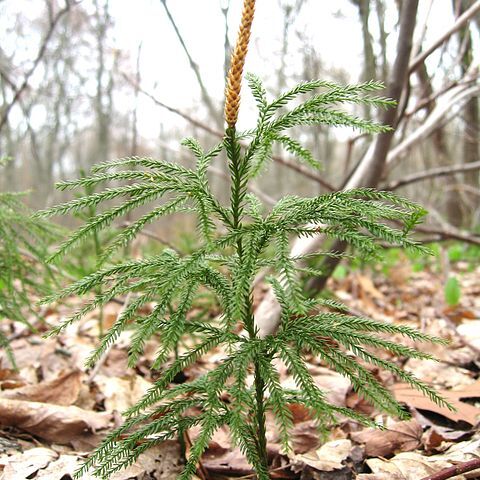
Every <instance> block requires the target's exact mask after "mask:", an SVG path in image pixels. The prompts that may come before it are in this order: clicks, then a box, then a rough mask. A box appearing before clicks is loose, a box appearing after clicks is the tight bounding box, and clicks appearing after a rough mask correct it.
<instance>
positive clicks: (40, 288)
mask: <svg viewBox="0 0 480 480" xmlns="http://www.w3.org/2000/svg"><path fill="white" fill-rule="evenodd" d="M0 166H1V163H0ZM24 196H25V193H12V192H0V322H1V321H2V320H5V319H9V320H13V321H15V322H20V323H23V324H25V325H26V326H27V327H28V328H30V329H31V330H34V328H33V326H32V325H31V324H30V323H29V321H28V317H29V316H34V315H35V314H36V313H35V311H34V310H33V309H32V307H31V305H32V295H37V296H44V295H46V294H47V293H48V292H49V286H50V285H51V283H52V278H53V277H52V275H51V272H50V269H49V267H48V266H47V264H46V262H45V259H46V258H47V256H48V254H47V248H48V245H49V244H51V243H52V242H53V241H56V240H57V238H58V231H56V229H55V228H54V227H53V225H51V224H49V223H48V222H46V221H44V220H41V219H32V218H31V212H30V210H28V208H27V207H26V206H25V204H24V202H23V197H24ZM0 348H3V349H5V351H6V353H7V356H8V359H9V360H10V363H11V364H12V365H13V367H14V368H15V367H16V365H15V358H14V355H13V352H12V349H11V348H10V344H9V341H8V335H7V334H6V332H5V331H3V330H1V329H0Z"/></svg>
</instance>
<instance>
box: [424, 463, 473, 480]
mask: <svg viewBox="0 0 480 480" xmlns="http://www.w3.org/2000/svg"><path fill="white" fill-rule="evenodd" d="M477 468H480V458H475V459H473V460H469V461H468V462H464V463H459V464H458V465H453V466H452V467H448V468H444V469H443V470H440V471H439V472H437V473H434V474H433V475H429V476H428V477H424V478H422V479H421V480H446V479H447V478H452V477H455V476H456V475H461V474H462V473H467V472H471V471H472V470H476V469H477Z"/></svg>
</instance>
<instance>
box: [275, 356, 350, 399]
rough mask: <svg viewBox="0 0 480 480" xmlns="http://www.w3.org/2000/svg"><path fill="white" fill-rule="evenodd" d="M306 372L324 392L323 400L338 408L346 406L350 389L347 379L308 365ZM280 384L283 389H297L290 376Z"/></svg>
mask: <svg viewBox="0 0 480 480" xmlns="http://www.w3.org/2000/svg"><path fill="white" fill-rule="evenodd" d="M308 371H309V372H310V373H311V375H312V377H313V380H314V382H315V384H316V385H317V387H319V388H320V389H321V390H322V391H323V392H325V400H326V401H327V402H329V403H332V404H333V405H336V406H338V407H344V406H345V405H346V397H347V393H348V392H349V390H350V388H351V383H350V380H348V378H345V377H344V376H343V375H340V374H339V373H337V372H334V371H332V370H329V369H328V368H324V367H318V366H316V365H309V368H308ZM281 383H282V387H283V388H292V389H296V388H297V384H296V383H295V380H294V379H293V377H292V376H288V377H287V378H286V379H285V380H282V382H281Z"/></svg>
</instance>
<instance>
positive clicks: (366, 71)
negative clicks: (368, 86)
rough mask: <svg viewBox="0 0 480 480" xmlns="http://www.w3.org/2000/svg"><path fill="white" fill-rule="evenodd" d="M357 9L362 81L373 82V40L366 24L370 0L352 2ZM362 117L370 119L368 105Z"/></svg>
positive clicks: (374, 66)
mask: <svg viewBox="0 0 480 480" xmlns="http://www.w3.org/2000/svg"><path fill="white" fill-rule="evenodd" d="M352 1H353V3H354V4H355V5H356V6H357V8H358V14H359V17H360V22H361V25H362V38H363V60H364V64H363V72H362V81H364V82H366V81H369V80H373V79H374V78H376V76H377V62H376V59H375V54H374V52H373V39H372V36H371V35H370V29H369V27H368V22H369V19H370V0H352ZM363 109H364V115H365V116H366V117H367V118H370V115H371V109H370V105H368V104H365V105H364V106H363Z"/></svg>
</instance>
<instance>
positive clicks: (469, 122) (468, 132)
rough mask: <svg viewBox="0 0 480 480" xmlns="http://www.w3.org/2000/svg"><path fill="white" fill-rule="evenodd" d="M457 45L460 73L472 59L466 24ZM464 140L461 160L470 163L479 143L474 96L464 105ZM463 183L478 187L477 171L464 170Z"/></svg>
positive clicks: (464, 3)
mask: <svg viewBox="0 0 480 480" xmlns="http://www.w3.org/2000/svg"><path fill="white" fill-rule="evenodd" d="M459 4H460V5H459V6H460V11H459V12H458V13H459V15H462V14H463V13H465V11H467V10H468V8H470V7H471V5H472V1H471V0H460V2H459ZM459 44H460V45H459V46H460V48H463V49H464V51H463V55H462V61H461V67H462V73H463V74H464V75H465V73H466V72H467V71H468V70H469V68H470V67H471V65H472V62H473V60H474V57H473V41H472V32H471V31H470V27H469V25H466V26H465V27H463V28H462V29H461V30H460V31H459ZM463 120H464V141H463V162H464V163H470V162H475V161H477V160H478V154H479V143H480V114H479V108H478V98H476V97H474V98H472V99H470V100H469V101H468V102H467V104H466V105H465V107H464V114H463ZM464 180H465V183H467V184H468V185H470V186H472V187H474V188H479V187H480V177H479V174H478V171H473V172H465V174H464Z"/></svg>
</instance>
